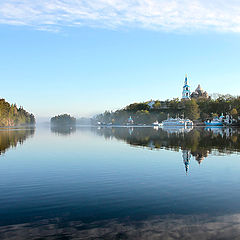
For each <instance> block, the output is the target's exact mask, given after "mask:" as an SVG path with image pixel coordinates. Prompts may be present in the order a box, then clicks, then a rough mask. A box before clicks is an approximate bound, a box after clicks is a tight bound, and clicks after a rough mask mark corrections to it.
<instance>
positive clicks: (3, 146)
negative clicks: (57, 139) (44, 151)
mask: <svg viewBox="0 0 240 240" xmlns="http://www.w3.org/2000/svg"><path fill="white" fill-rule="evenodd" d="M34 133H35V128H7V129H3V128H2V129H0V155H1V154H3V153H5V152H6V150H7V149H9V148H11V147H17V145H18V144H23V143H24V141H26V139H27V138H29V137H32V136H33V135H34Z"/></svg>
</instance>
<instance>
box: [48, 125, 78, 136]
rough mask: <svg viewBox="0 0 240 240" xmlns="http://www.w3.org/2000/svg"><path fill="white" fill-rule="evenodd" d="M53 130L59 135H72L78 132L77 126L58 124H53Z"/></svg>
mask: <svg viewBox="0 0 240 240" xmlns="http://www.w3.org/2000/svg"><path fill="white" fill-rule="evenodd" d="M51 132H52V133H56V134H58V135H70V134H72V133H74V132H76V126H56V125H51Z"/></svg>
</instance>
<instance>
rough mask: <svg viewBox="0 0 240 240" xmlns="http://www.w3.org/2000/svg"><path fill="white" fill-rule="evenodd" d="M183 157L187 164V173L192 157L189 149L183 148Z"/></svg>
mask: <svg viewBox="0 0 240 240" xmlns="http://www.w3.org/2000/svg"><path fill="white" fill-rule="evenodd" d="M182 158H183V163H184V165H185V170H186V174H187V172H188V169H189V163H190V158H191V153H190V151H189V150H182Z"/></svg>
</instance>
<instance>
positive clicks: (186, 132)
mask: <svg viewBox="0 0 240 240" xmlns="http://www.w3.org/2000/svg"><path fill="white" fill-rule="evenodd" d="M94 131H97V133H98V134H99V135H102V136H104V137H105V138H112V137H114V138H116V139H118V140H123V141H125V142H126V143H128V144H130V145H131V146H142V147H147V148H149V149H151V150H154V149H169V150H173V151H182V158H183V163H184V165H185V169H186V173H187V172H188V169H189V164H190V159H191V157H194V159H195V160H196V161H197V162H198V163H199V164H201V162H202V161H203V160H204V159H205V158H206V157H208V155H209V154H214V153H216V151H217V153H218V154H219V153H220V154H231V153H234V152H240V137H239V134H240V129H238V128H223V127H220V128H219V127H218V128H193V127H190V128H183V127H175V128H170V127H167V128H158V127H153V128H140V127H135V128H133V127H129V128H98V129H97V130H96V129H94Z"/></svg>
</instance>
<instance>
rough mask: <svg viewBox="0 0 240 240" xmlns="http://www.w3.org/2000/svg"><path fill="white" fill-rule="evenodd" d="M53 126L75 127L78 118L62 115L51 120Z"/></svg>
mask: <svg viewBox="0 0 240 240" xmlns="http://www.w3.org/2000/svg"><path fill="white" fill-rule="evenodd" d="M51 125H54V126H75V125H76V118H74V117H71V116H70V115H69V114H61V115H58V116H55V117H52V118H51Z"/></svg>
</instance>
